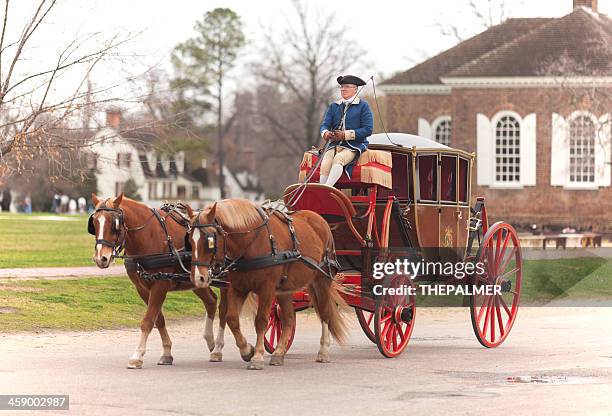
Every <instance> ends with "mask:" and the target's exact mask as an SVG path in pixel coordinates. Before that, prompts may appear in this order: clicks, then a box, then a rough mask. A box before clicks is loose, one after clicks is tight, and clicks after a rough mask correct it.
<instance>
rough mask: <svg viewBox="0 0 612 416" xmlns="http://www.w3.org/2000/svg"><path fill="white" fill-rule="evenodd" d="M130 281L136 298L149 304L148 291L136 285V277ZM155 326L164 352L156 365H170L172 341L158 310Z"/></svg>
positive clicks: (162, 316) (161, 313)
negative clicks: (136, 294) (134, 289)
mask: <svg viewBox="0 0 612 416" xmlns="http://www.w3.org/2000/svg"><path fill="white" fill-rule="evenodd" d="M130 279H131V280H132V282H133V283H134V286H135V287H136V291H137V292H138V296H140V298H141V299H142V301H143V302H144V303H145V305H146V304H148V303H149V291H148V289H146V288H145V287H143V286H141V285H139V284H138V280H137V279H138V277H137V276H135V277H134V278H133V279H132V277H131V276H130ZM155 326H156V327H157V331H158V332H159V336H160V337H161V341H162V346H163V348H164V352H163V354H162V356H161V357H160V358H159V361H158V362H157V364H158V365H172V362H173V361H174V358H172V352H171V350H172V340H170V335H168V330H167V329H166V319H165V318H164V314H163V312H162V311H161V310H160V311H159V315H158V316H157V319H156V320H155Z"/></svg>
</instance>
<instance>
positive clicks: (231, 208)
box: [215, 198, 263, 231]
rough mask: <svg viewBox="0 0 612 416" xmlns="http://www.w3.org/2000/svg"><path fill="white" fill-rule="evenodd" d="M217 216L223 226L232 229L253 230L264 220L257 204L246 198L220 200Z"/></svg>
mask: <svg viewBox="0 0 612 416" xmlns="http://www.w3.org/2000/svg"><path fill="white" fill-rule="evenodd" d="M215 216H216V217H217V219H218V220H219V222H220V223H221V224H222V225H223V226H225V227H227V228H228V230H232V231H247V230H251V229H253V228H255V227H257V226H258V225H261V224H262V222H263V220H262V218H261V216H260V215H259V212H257V208H255V205H253V203H252V202H251V201H248V200H246V199H238V198H236V199H224V200H222V201H219V202H218V203H217V210H216V215H215Z"/></svg>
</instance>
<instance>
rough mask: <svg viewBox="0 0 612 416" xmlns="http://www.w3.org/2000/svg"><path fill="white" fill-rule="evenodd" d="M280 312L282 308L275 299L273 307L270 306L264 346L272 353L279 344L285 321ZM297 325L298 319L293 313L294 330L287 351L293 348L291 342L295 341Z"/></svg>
mask: <svg viewBox="0 0 612 416" xmlns="http://www.w3.org/2000/svg"><path fill="white" fill-rule="evenodd" d="M280 314H281V308H280V305H279V304H278V303H277V302H276V299H275V300H274V303H272V308H270V317H269V318H268V327H267V328H266V332H265V334H264V347H265V348H266V351H268V353H270V354H273V353H274V350H276V346H277V345H278V342H279V341H280V337H281V334H282V332H283V323H282V322H281V318H280ZM295 325H296V319H295V314H293V331H291V335H290V336H289V340H288V341H287V351H289V348H291V344H292V343H293V337H294V336H295Z"/></svg>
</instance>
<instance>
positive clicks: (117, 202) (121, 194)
mask: <svg viewBox="0 0 612 416" xmlns="http://www.w3.org/2000/svg"><path fill="white" fill-rule="evenodd" d="M121 201H123V192H121V193H120V194H119V196H118V197H117V198H115V199H114V200H113V206H114V207H115V208H119V205H121Z"/></svg>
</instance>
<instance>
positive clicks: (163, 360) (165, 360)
mask: <svg viewBox="0 0 612 416" xmlns="http://www.w3.org/2000/svg"><path fill="white" fill-rule="evenodd" d="M173 361H174V358H172V356H171V355H167V356H164V355H162V356H161V357H160V358H159V361H158V362H157V365H172V362H173Z"/></svg>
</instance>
